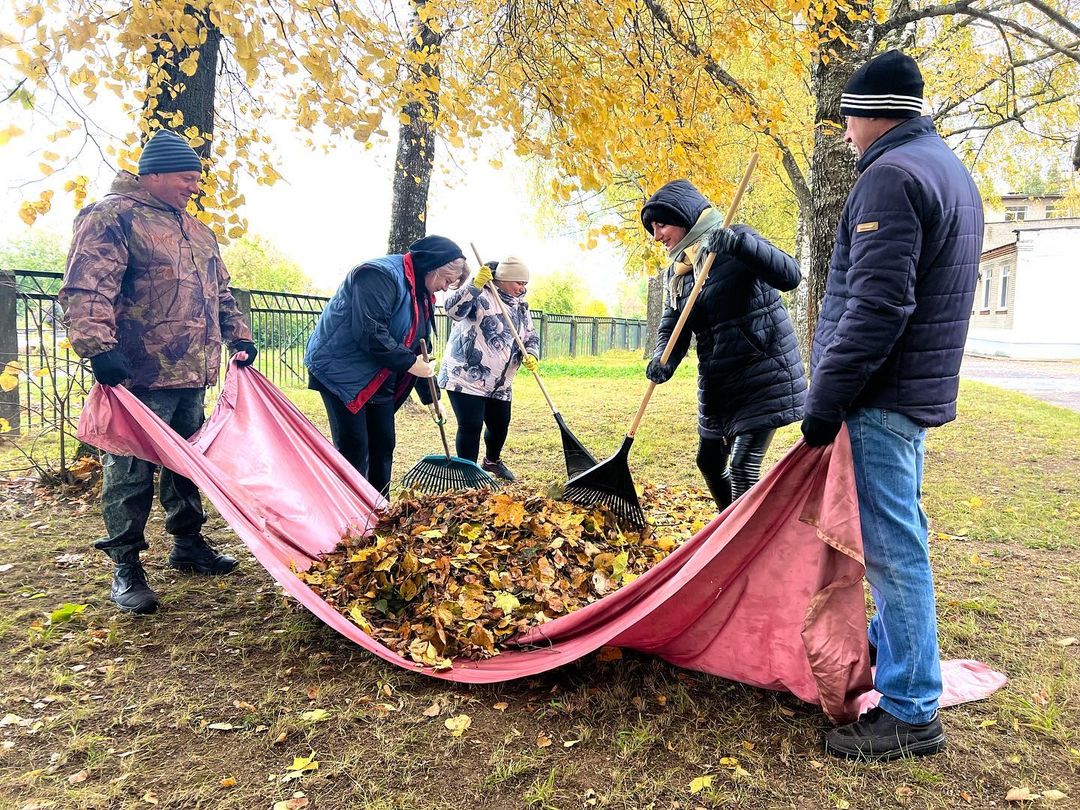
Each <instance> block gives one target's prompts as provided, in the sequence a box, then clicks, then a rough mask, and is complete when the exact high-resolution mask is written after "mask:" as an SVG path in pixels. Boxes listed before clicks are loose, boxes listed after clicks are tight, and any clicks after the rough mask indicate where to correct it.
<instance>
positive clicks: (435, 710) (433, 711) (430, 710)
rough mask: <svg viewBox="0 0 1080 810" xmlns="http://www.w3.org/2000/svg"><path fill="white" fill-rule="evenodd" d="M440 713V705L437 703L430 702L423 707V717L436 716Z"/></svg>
mask: <svg viewBox="0 0 1080 810" xmlns="http://www.w3.org/2000/svg"><path fill="white" fill-rule="evenodd" d="M440 714H442V706H440V705H439V704H438V703H432V704H431V705H430V706H428V707H427V708H426V709H424V717H438V716H439V715H440Z"/></svg>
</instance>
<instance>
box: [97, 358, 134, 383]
mask: <svg viewBox="0 0 1080 810" xmlns="http://www.w3.org/2000/svg"><path fill="white" fill-rule="evenodd" d="M90 369H91V371H93V372H94V379H95V380H97V381H98V382H99V383H101V384H102V385H119V384H120V383H122V382H123V381H124V380H127V379H130V378H131V366H129V365H128V361H127V358H126V357H124V353H123V352H121V351H120V350H119V349H110V350H109V351H107V352H102V353H101V354H95V355H94V356H93V357H91V358H90Z"/></svg>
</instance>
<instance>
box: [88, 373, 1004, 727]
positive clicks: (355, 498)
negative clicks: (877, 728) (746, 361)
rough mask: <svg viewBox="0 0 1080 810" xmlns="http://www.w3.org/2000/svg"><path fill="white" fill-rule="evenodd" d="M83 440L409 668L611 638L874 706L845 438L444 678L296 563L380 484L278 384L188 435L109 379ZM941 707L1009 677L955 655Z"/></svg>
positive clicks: (252, 392) (253, 389) (557, 662)
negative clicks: (214, 521)
mask: <svg viewBox="0 0 1080 810" xmlns="http://www.w3.org/2000/svg"><path fill="white" fill-rule="evenodd" d="M79 438H80V439H82V440H83V441H85V442H87V443H88V444H91V445H93V446H95V447H100V448H102V449H104V450H107V451H109V452H111V453H117V454H123V455H134V456H138V457H139V458H143V459H146V460H148V461H151V462H154V463H157V464H162V465H164V466H166V467H168V468H169V469H171V470H173V471H175V472H177V473H180V474H181V475H184V476H186V477H188V478H190V479H191V480H192V481H194V482H195V483H196V484H197V485H198V486H199V488H200V489H201V490H202V491H203V492H204V493H205V494H206V496H207V498H209V499H210V501H211V502H212V503H213V504H214V505H215V506H216V507H217V509H218V511H219V512H220V513H221V515H222V517H223V518H224V519H225V520H226V521H227V522H228V523H229V525H230V526H231V527H232V528H233V530H234V531H235V532H236V534H237V535H238V536H239V537H240V539H241V540H243V542H244V543H245V545H247V547H248V548H249V549H250V550H251V553H252V554H253V555H254V556H255V558H256V559H257V560H258V561H259V562H260V563H261V564H262V565H263V566H264V567H265V568H266V570H267V571H269V572H270V574H271V576H273V577H274V579H275V580H277V582H278V583H280V584H281V586H282V587H283V588H284V589H285V590H286V591H287V592H288V593H290V594H291V595H292V596H293V597H295V598H296V599H297V600H298V601H300V602H301V603H302V604H303V605H304V606H305V607H307V608H308V610H310V611H311V612H312V613H314V614H315V615H316V616H318V617H319V618H320V619H321V620H322V621H324V622H325V623H326V624H328V625H329V626H330V627H332V628H334V629H335V630H337V631H338V632H339V633H341V634H342V635H343V636H345V637H346V638H348V639H349V640H351V641H353V642H355V643H357V644H359V645H360V646H362V647H363V648H364V649H366V650H368V651H370V652H372V653H374V654H375V655H378V656H379V657H381V658H383V659H385V660H386V661H389V662H391V663H393V664H397V665H398V666H401V667H404V668H406V669H411V670H419V671H422V672H424V674H427V675H430V676H432V677H435V678H443V679H445V680H450V681H460V682H466V683H491V682H496V681H504V680H510V679H513V678H520V677H524V676H528V675H535V674H537V673H540V672H544V671H546V670H549V669H553V668H554V667H558V666H561V665H563V664H568V663H570V662H571V661H574V660H576V659H578V658H580V657H582V656H584V655H586V654H588V653H590V652H593V651H595V650H597V649H599V648H600V647H602V646H604V645H617V646H621V647H627V648H631V649H635V650H640V651H644V652H648V653H652V654H655V655H658V656H660V657H662V658H664V659H666V660H668V661H670V662H672V663H674V664H677V665H679V666H682V667H687V668H689V669H694V670H699V671H702V672H707V673H711V674H713V675H719V676H721V677H724V678H729V679H732V680H737V681H742V682H744V683H748V684H753V685H755V686H760V687H764V688H767V689H778V690H786V691H789V692H792V693H793V694H795V695H797V696H799V697H800V698H802V699H803V700H806V701H809V702H812V703H817V704H819V705H820V706H821V707H822V709H824V711H825V712H826V713H827V714H828V715H829V716H830V717H831V718H832V719H834V720H837V721H840V720H846V719H850V718H853V717H855V716H856V715H857V713H858V712H860V711H863V710H865V709H866V708H867V707H868V706H869V705H873V703H874V702H875V700H876V693H873V692H872V691H871V690H872V682H871V676H870V667H869V661H868V659H867V644H866V612H865V601H864V592H863V581H862V580H863V563H862V540H861V537H860V532H859V512H858V504H857V501H856V496H855V483H854V477H853V472H852V466H851V449H850V445H849V443H848V438H847V433H846V431H844V432H842V433H841V435H840V437H839V438H838V440H837V441H836V442H835V443H834V444H833V445H832V446H830V447H827V448H811V447H808V446H806V445H804V444H803V443H802V442H799V443H798V444H797V445H796V446H795V447H794V448H792V450H791V451H790V452H789V453H788V454H787V455H786V456H784V457H783V458H782V459H781V460H780V461H779V462H778V463H777V464H776V465H775V466H774V467H773V469H772V470H770V471H769V473H768V474H767V475H766V476H765V477H764V478H763V479H762V480H761V482H760V483H759V484H758V485H757V486H755V487H754V488H753V489H752V490H751V491H750V492H748V493H747V494H746V495H745V496H743V497H742V498H740V499H739V500H738V501H737V502H736V503H735V504H733V505H732V506H731V507H730V508H728V509H727V510H726V511H725V512H724V513H723V514H722V515H720V516H718V517H717V518H716V519H715V520H713V521H712V523H710V524H709V525H708V526H706V527H705V528H704V529H702V531H700V532H699V533H698V534H697V535H696V536H695V537H693V538H692V539H690V540H688V541H687V542H686V543H685V544H683V545H682V546H681V547H680V548H679V549H678V550H677V551H675V552H674V553H673V554H671V555H670V556H669V557H668V558H667V559H665V560H664V561H663V562H662V563H660V564H659V565H657V566H656V567H655V568H653V569H652V570H650V571H649V572H648V573H646V574H645V575H643V576H641V577H640V578H638V579H637V580H635V581H634V582H632V583H631V584H629V585H626V586H625V587H623V588H621V589H619V590H618V591H616V592H615V593H613V594H611V595H609V596H607V597H605V598H604V599H602V600H600V601H598V602H594V603H593V604H591V605H589V606H587V607H585V608H582V609H581V610H579V611H576V612H574V613H572V614H570V615H568V616H564V617H562V618H560V619H557V620H555V621H552V622H550V623H548V624H545V625H543V626H541V627H539V628H537V629H535V630H534V631H533V632H532V633H530V634H529V635H528V636H527V637H525V638H523V639H522V640H521V644H520V647H519V648H518V649H515V650H510V651H506V652H503V653H502V654H500V655H498V656H495V657H493V658H490V659H487V660H484V661H459V662H455V665H454V668H453V669H451V670H449V671H447V672H434V671H432V670H430V669H420V668H419V667H418V666H417V665H416V664H415V663H414V662H412V661H410V660H408V659H406V658H403V657H401V656H399V655H398V654H397V653H395V652H392V651H391V650H389V649H387V648H386V647H384V646H383V645H382V644H380V643H379V642H378V641H376V640H374V639H372V638H371V637H370V636H368V635H367V634H366V633H364V632H363V631H362V630H360V628H359V627H357V626H356V625H355V624H353V623H352V622H351V621H349V620H348V619H347V618H345V617H344V616H342V615H341V614H340V613H338V612H337V611H336V610H334V609H333V608H332V607H330V606H329V605H328V604H326V602H324V601H323V600H322V599H320V598H319V597H318V596H317V595H316V594H315V593H314V592H313V591H312V590H311V589H310V588H308V586H307V585H305V584H304V583H303V582H302V581H301V580H300V579H299V578H298V577H297V576H296V575H295V574H294V573H293V569H294V568H295V569H298V570H304V569H306V568H307V567H308V566H309V565H310V564H311V562H312V560H314V559H315V558H316V557H318V556H319V555H320V554H321V553H324V552H327V551H330V550H332V549H333V548H334V547H335V546H336V545H337V543H338V542H339V541H340V540H341V537H342V535H343V534H344V533H345V530H346V528H347V527H349V526H357V525H359V526H361V527H366V526H370V525H371V524H372V523H373V522H374V520H375V516H374V513H375V512H377V511H378V509H379V508H380V507H381V506H382V503H383V501H382V498H381V497H380V496H379V494H378V493H377V492H376V491H375V490H374V489H373V488H372V487H371V486H370V485H369V484H368V483H367V482H366V481H365V480H364V479H363V478H362V477H361V476H360V475H359V474H358V473H357V472H356V471H355V470H354V469H353V468H352V467H351V466H350V465H349V464H348V462H346V461H345V460H344V459H343V458H342V457H341V456H340V455H339V454H338V452H337V451H336V450H335V449H334V447H333V445H331V444H330V442H329V441H327V439H326V438H325V437H324V436H323V435H322V434H321V433H320V432H319V431H318V429H317V428H315V427H314V426H313V425H312V424H311V423H310V422H309V421H308V420H307V418H306V417H305V416H304V415H303V414H302V413H300V412H299V411H298V410H297V409H296V408H295V407H294V406H293V404H292V403H291V402H290V401H289V400H288V399H287V398H286V397H285V396H284V395H283V394H282V393H281V392H280V391H278V390H277V389H276V388H275V387H274V386H273V385H272V384H271V383H270V382H269V381H268V380H267V379H266V378H265V377H263V376H262V375H261V374H259V373H258V372H257V371H255V370H254V369H250V368H247V369H239V368H237V367H235V366H230V370H229V374H228V375H227V377H226V380H225V385H224V388H223V390H222V393H221V397H220V398H219V400H218V403H217V406H216V407H215V408H214V411H213V413H212V414H211V416H210V418H209V420H208V421H207V423H206V424H205V425H204V426H203V428H202V430H200V431H199V433H198V434H196V435H195V436H194V437H192V438H191V439H190V440H188V441H184V440H183V439H181V438H180V437H179V436H178V435H177V434H176V433H174V432H173V431H172V430H170V429H169V428H168V427H167V426H166V425H165V424H164V423H162V422H161V421H160V420H159V419H158V418H157V416H155V415H154V414H153V413H152V412H151V411H150V410H149V409H148V408H147V407H146V406H144V405H143V404H142V403H141V402H140V401H139V400H138V399H137V398H136V397H135V396H134V395H132V394H131V393H130V392H129V391H127V390H126V389H123V388H110V387H102V386H95V387H94V389H93V391H91V393H90V397H89V398H88V400H87V402H86V405H85V407H84V409H83V414H82V418H81V420H80V422H79ZM944 670H945V672H946V673H947V677H946V694H945V695H944V697H943V701H942V702H943V704H945V705H948V704H949V703H955V702H962V701H964V700H973V699H976V698H979V697H985V696H986V695H987V694H989V693H991V692H993V691H994V690H995V689H997V688H999V687H1000V686H1001V685H1002V684H1003V683H1004V682H1005V679H1004V676H1002V675H1000V674H999V673H995V672H993V671H992V670H990V669H989V668H988V667H986V666H985V665H984V664H980V663H978V662H973V661H971V662H947V666H946V667H945V668H944Z"/></svg>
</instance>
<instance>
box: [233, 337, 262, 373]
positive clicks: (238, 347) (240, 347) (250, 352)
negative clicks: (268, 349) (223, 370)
mask: <svg viewBox="0 0 1080 810" xmlns="http://www.w3.org/2000/svg"><path fill="white" fill-rule="evenodd" d="M232 350H233V354H239V353H240V352H247V360H237V361H236V365H238V366H240V368H244V367H245V366H250V365H251V364H252V363H254V362H255V355H257V354H258V353H259V350H258V349H256V348H255V344H254V343H252V342H251V341H250V340H238V341H236V342H235V343H233V345H232Z"/></svg>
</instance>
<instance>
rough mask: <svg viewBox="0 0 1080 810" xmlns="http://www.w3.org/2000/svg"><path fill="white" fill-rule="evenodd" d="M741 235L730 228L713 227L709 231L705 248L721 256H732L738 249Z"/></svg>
mask: <svg viewBox="0 0 1080 810" xmlns="http://www.w3.org/2000/svg"><path fill="white" fill-rule="evenodd" d="M741 241H742V236H741V235H740V234H737V233H735V231H733V230H731V228H715V229H713V230H711V231H709V241H708V243H707V244H706V250H707V251H708V252H709V253H717V254H719V255H721V256H734V255H735V254H736V253H737V252H738V250H739V244H740V243H741Z"/></svg>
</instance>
